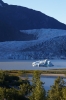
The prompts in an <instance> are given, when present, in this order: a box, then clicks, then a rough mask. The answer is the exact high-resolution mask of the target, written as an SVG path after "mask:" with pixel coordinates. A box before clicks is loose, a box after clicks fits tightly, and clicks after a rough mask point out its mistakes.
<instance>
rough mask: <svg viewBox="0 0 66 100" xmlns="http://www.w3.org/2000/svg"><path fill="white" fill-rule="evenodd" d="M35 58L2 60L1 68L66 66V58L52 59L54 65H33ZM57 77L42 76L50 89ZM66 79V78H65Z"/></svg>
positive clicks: (45, 68) (38, 68)
mask: <svg viewBox="0 0 66 100" xmlns="http://www.w3.org/2000/svg"><path fill="white" fill-rule="evenodd" d="M34 61H35V60H2V59H1V60H0V69H2V70H48V69H62V68H66V60H60V59H58V60H50V61H51V62H52V64H53V65H54V66H53V67H32V62H34ZM55 79H56V78H54V77H53V78H49V77H44V76H42V77H41V81H42V82H45V84H44V87H45V89H46V90H49V89H50V86H51V85H53V83H54V80H55ZM65 80H66V79H65Z"/></svg>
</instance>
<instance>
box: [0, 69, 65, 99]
mask: <svg viewBox="0 0 66 100" xmlns="http://www.w3.org/2000/svg"><path fill="white" fill-rule="evenodd" d="M24 74H25V76H26V73H24ZM40 75H41V73H40V71H34V72H33V77H32V80H31V82H30V80H29V79H28V77H27V76H26V78H25V79H24V78H23V79H22V78H21V77H19V76H17V75H13V74H9V72H8V71H2V70H1V71H0V100H66V82H65V81H64V80H63V78H61V77H58V78H57V79H56V80H55V82H54V84H53V85H52V86H51V88H50V90H48V92H46V90H45V89H44V84H45V83H43V82H41V80H40Z"/></svg>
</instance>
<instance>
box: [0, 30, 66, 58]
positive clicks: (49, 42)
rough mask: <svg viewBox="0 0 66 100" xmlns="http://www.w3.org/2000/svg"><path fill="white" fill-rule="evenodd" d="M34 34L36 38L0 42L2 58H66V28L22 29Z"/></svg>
mask: <svg viewBox="0 0 66 100" xmlns="http://www.w3.org/2000/svg"><path fill="white" fill-rule="evenodd" d="M20 32H23V33H24V34H25V33H26V34H33V35H35V36H36V39H35V40H30V41H5V42H0V59H44V58H61V57H63V58H66V30H60V29H32V30H20Z"/></svg>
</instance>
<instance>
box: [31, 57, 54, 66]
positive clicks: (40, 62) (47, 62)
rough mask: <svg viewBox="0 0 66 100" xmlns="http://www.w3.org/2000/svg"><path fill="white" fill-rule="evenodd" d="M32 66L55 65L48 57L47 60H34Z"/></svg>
mask: <svg viewBox="0 0 66 100" xmlns="http://www.w3.org/2000/svg"><path fill="white" fill-rule="evenodd" d="M32 66H33V67H52V66H54V65H53V64H52V63H51V61H49V60H48V59H45V60H39V61H36V62H33V63H32Z"/></svg>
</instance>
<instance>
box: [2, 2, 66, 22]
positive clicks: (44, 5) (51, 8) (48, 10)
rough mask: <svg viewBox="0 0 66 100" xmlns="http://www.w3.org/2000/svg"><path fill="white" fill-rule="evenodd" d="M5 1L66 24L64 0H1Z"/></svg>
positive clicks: (65, 4)
mask: <svg viewBox="0 0 66 100" xmlns="http://www.w3.org/2000/svg"><path fill="white" fill-rule="evenodd" d="M3 1H4V2H5V3H8V4H12V5H20V6H24V7H28V8H31V9H34V10H38V11H41V12H42V13H44V14H46V15H48V16H51V17H54V18H55V19H57V20H59V21H60V22H62V23H65V24H66V0H3Z"/></svg>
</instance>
